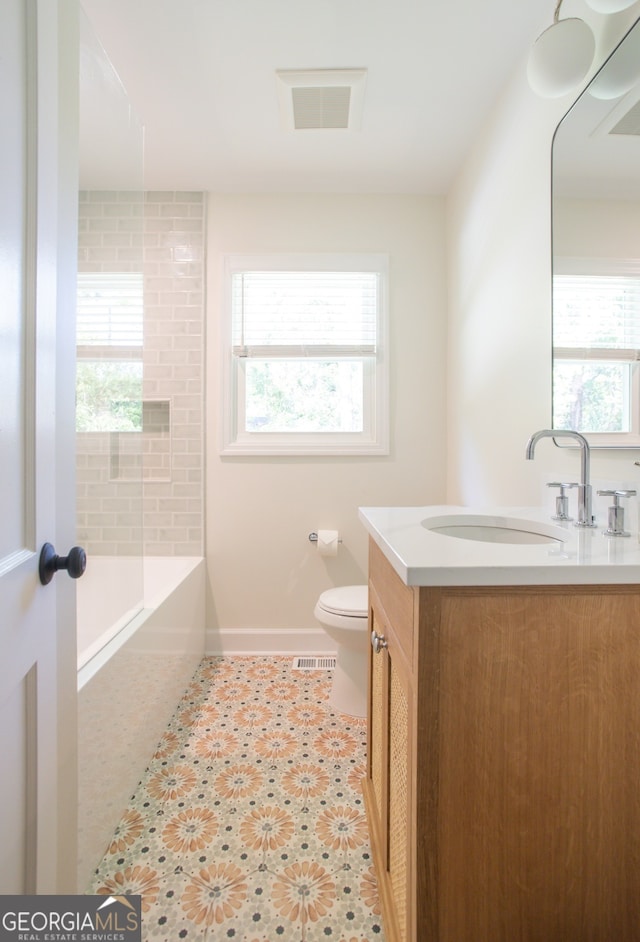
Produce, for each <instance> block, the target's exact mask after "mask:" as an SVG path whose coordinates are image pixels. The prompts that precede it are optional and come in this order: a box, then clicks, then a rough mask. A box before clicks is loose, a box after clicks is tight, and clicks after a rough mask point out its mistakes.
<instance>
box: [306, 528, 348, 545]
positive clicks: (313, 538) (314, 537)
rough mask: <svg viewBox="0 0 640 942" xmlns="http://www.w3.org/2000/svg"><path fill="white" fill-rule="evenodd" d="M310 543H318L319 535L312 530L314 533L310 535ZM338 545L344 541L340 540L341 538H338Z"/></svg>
mask: <svg viewBox="0 0 640 942" xmlns="http://www.w3.org/2000/svg"><path fill="white" fill-rule="evenodd" d="M309 542H310V543H317V542H318V534H317V533H316V531H315V530H312V532H311V533H310V534H309ZM338 543H342V540H341V539H340V537H338Z"/></svg>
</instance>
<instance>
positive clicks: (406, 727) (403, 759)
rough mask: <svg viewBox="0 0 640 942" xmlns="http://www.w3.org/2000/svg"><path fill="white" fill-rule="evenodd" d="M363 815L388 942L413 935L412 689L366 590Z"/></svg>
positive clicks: (376, 604) (384, 619)
mask: <svg viewBox="0 0 640 942" xmlns="http://www.w3.org/2000/svg"><path fill="white" fill-rule="evenodd" d="M370 599H371V603H370V604H371V615H370V625H371V636H372V646H371V648H370V654H369V679H370V686H369V694H370V696H369V752H368V756H369V759H368V773H367V781H366V783H365V797H366V799H367V814H368V818H369V825H370V831H371V841H372V848H373V853H374V861H375V865H376V873H377V877H378V885H379V892H380V899H381V904H382V912H383V918H384V926H385V935H386V939H387V942H408V940H410V939H412V938H413V936H412V935H411V906H412V890H411V886H412V881H411V846H412V843H411V823H410V822H411V760H412V755H411V736H410V729H411V727H410V715H411V703H412V699H411V687H410V682H409V681H410V677H409V673H408V671H407V668H406V665H405V664H404V661H403V658H402V655H401V650H400V648H399V645H398V642H397V638H396V635H395V632H394V630H393V627H392V626H391V624H390V622H389V620H388V618H387V616H386V613H385V612H384V610H383V609H382V607H381V606H380V603H379V600H378V599H377V595H376V592H375V589H374V588H373V587H371V588H370Z"/></svg>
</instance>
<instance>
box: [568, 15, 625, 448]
mask: <svg viewBox="0 0 640 942" xmlns="http://www.w3.org/2000/svg"><path fill="white" fill-rule="evenodd" d="M552 171H553V173H552V224H553V427H554V428H573V429H576V430H577V431H580V432H583V433H584V434H585V435H587V437H588V439H589V441H590V443H591V444H592V445H595V446H596V447H598V446H600V447H607V448H637V447H640V19H639V20H637V21H636V23H635V24H634V26H633V27H632V28H631V30H630V31H629V33H628V34H627V35H626V37H625V38H624V40H623V41H622V42H621V43H620V45H619V46H618V47H617V49H616V50H615V51H614V53H613V54H612V55H611V57H610V58H609V59H608V60H607V62H606V63H605V64H604V66H603V67H602V69H601V70H600V71H599V72H598V74H597V75H596V76H595V77H594V79H593V80H592V82H591V83H590V85H589V86H588V87H587V88H586V90H585V91H584V92H583V93H582V95H581V96H580V98H578V100H577V102H576V103H575V104H574V106H573V107H572V108H571V110H570V111H569V112H568V114H567V115H566V116H565V117H564V118H563V120H562V121H561V122H560V125H559V126H558V129H557V131H556V134H555V137H554V141H553V151H552Z"/></svg>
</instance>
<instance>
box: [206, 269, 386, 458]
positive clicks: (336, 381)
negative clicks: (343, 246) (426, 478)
mask: <svg viewBox="0 0 640 942" xmlns="http://www.w3.org/2000/svg"><path fill="white" fill-rule="evenodd" d="M387 269H388V261H387V258H386V256H361V255H356V256H353V255H349V256H342V255H340V256H307V255H304V256H300V255H298V256H286V257H285V256H267V257H248V256H227V257H226V258H225V273H224V283H225V308H224V310H225V321H226V325H227V333H226V337H225V343H224V344H223V348H224V356H225V361H224V369H223V376H224V386H225V389H224V395H223V409H224V415H223V421H222V429H223V440H222V446H221V451H222V454H273V455H277V454H285V455H303V454H340V455H348V454H365V455H375V454H387V453H388V432H387V427H388V423H387V403H386V398H387V351H386V343H385V341H386V296H387Z"/></svg>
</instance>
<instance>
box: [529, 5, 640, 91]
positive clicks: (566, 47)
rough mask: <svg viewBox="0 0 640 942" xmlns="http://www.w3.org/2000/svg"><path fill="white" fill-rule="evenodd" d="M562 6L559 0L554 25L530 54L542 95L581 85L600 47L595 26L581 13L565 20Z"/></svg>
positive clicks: (533, 84) (533, 83)
mask: <svg viewBox="0 0 640 942" xmlns="http://www.w3.org/2000/svg"><path fill="white" fill-rule="evenodd" d="M594 2H595V0H594ZM598 2H600V0H598ZM618 2H619V3H621V2H626V0H618ZM634 2H635V0H634ZM561 6H562V0H558V3H557V4H556V9H555V13H554V15H553V23H552V25H551V26H549V27H548V29H546V30H545V31H544V32H543V33H541V34H540V36H538V38H537V39H536V41H535V43H534V45H533V48H532V50H531V53H530V54H529V63H528V66H527V77H528V79H529V85H530V86H531V88H532V89H533V91H534V92H536V94H537V95H540V96H541V97H542V98H559V97H560V96H561V95H565V94H566V93H567V92H570V91H572V90H573V89H574V88H575V87H576V86H577V85H579V84H580V82H581V81H582V79H583V78H584V77H585V76H586V74H587V72H588V71H589V69H590V68H591V63H592V62H593V57H594V55H595V51H596V41H595V37H594V35H593V32H592V31H591V28H590V27H589V26H588V25H587V24H586V23H585V22H584V20H581V19H578V17H570V18H568V19H566V20H561V19H560V7H561Z"/></svg>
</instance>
